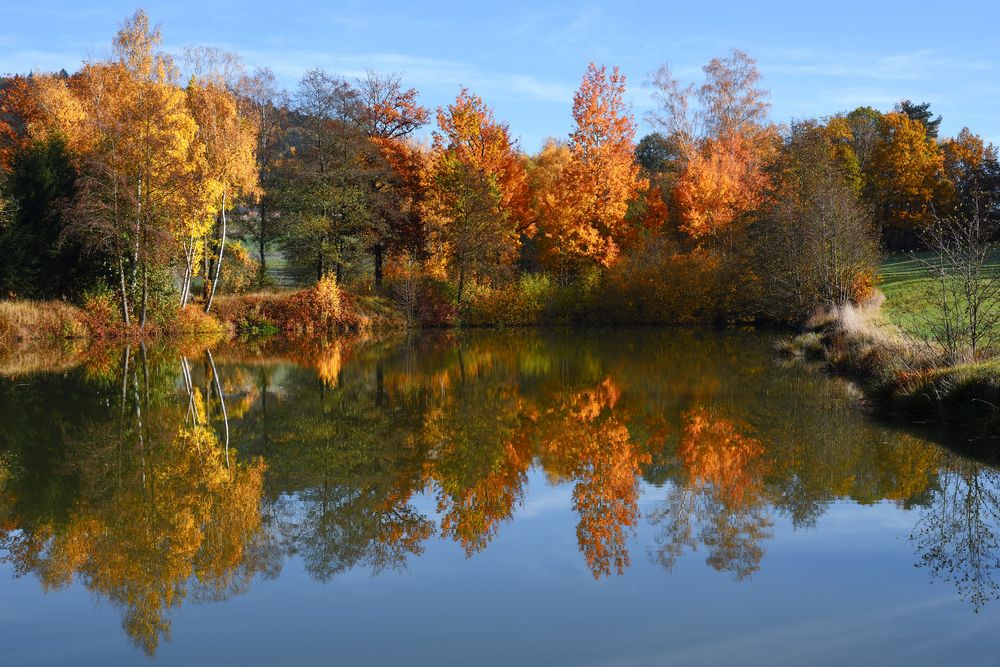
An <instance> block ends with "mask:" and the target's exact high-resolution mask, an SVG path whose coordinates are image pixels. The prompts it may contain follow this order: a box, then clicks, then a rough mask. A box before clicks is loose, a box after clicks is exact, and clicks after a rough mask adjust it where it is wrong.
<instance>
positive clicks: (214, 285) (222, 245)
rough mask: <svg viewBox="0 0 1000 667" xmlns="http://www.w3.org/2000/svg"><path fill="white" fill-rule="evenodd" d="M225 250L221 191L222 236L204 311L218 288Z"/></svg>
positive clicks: (223, 199) (224, 214)
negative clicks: (210, 289)
mask: <svg viewBox="0 0 1000 667" xmlns="http://www.w3.org/2000/svg"><path fill="white" fill-rule="evenodd" d="M225 250H226V191H225V190H223V191H222V236H221V239H220V241H219V258H218V259H217V260H216V261H215V277H214V278H213V279H212V291H211V292H209V293H208V301H206V302H205V312H206V313H207V312H208V311H209V310H210V309H211V308H212V300H213V299H214V298H215V292H216V290H218V289H219V275H220V274H221V273H222V253H223V252H225Z"/></svg>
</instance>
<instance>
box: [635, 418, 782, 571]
mask: <svg viewBox="0 0 1000 667" xmlns="http://www.w3.org/2000/svg"><path fill="white" fill-rule="evenodd" d="M747 428H748V427H747V426H746V425H745V424H737V423H735V422H733V421H730V420H727V419H724V418H721V417H719V416H717V415H715V414H714V413H713V412H712V411H709V410H707V409H705V408H695V409H693V410H690V411H688V412H687V413H685V415H684V430H683V433H682V436H681V441H680V446H679V452H678V454H679V457H680V459H681V461H682V462H683V464H684V468H685V470H686V471H687V475H688V479H687V482H686V483H678V484H675V485H674V486H673V487H672V488H671V490H670V491H669V493H668V496H667V500H666V502H665V504H664V505H663V506H662V507H660V508H658V509H657V510H655V511H654V512H653V513H652V514H651V516H650V521H651V522H653V523H654V524H659V525H661V531H660V534H659V535H658V536H657V544H658V545H659V546H658V548H657V550H656V551H655V557H656V559H657V560H658V561H659V562H660V564H662V565H663V566H664V567H665V568H667V569H668V570H670V569H672V568H673V566H674V563H675V562H676V560H677V558H678V557H680V555H681V554H682V553H683V552H684V550H685V549H686V548H687V549H696V548H697V546H698V545H704V546H705V548H707V549H708V557H707V558H706V562H707V563H708V564H709V565H711V566H712V567H713V568H715V569H717V570H725V571H730V572H733V573H734V574H735V575H736V576H737V578H739V579H742V578H744V577H747V576H749V575H750V574H752V573H753V572H755V571H756V570H757V569H758V568H759V567H760V561H761V559H762V558H763V556H764V549H763V547H762V546H761V541H762V540H764V539H768V538H769V537H770V535H771V530H770V529H771V526H772V519H771V516H770V513H771V508H770V504H769V503H768V497H767V495H766V489H765V487H764V479H763V476H764V473H765V472H766V459H765V458H764V457H763V454H764V446H763V445H762V444H761V443H760V442H759V441H758V440H756V439H754V438H751V437H749V436H747V435H744V433H743V432H745V431H746V430H747Z"/></svg>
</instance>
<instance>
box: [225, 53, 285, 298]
mask: <svg viewBox="0 0 1000 667" xmlns="http://www.w3.org/2000/svg"><path fill="white" fill-rule="evenodd" d="M236 92H237V103H238V104H239V105H240V107H241V108H242V110H243V112H242V113H243V115H245V116H247V117H249V118H252V119H253V123H254V125H255V126H256V128H257V148H256V155H257V180H258V182H259V184H260V189H259V190H258V192H257V197H256V200H255V202H254V203H255V204H256V206H255V207H253V208H251V209H250V210H249V211H248V212H247V213H246V214H245V215H244V216H242V219H241V220H240V229H241V231H242V233H243V236H244V239H245V240H248V241H249V242H250V243H251V244H252V245H253V247H254V248H256V249H257V261H258V263H259V271H260V277H259V282H261V283H263V282H265V276H266V275H267V248H268V246H269V245H270V244H272V243H274V242H276V241H278V240H279V239H280V238H281V234H282V225H281V221H280V217H279V215H278V211H277V206H276V202H275V201H274V200H275V194H276V191H277V189H278V188H277V186H278V183H279V180H278V174H279V173H280V170H279V166H280V162H281V159H282V157H283V153H284V150H285V138H286V136H287V124H288V123H287V118H288V106H289V102H288V99H287V95H286V94H285V91H283V90H281V89H280V88H279V87H278V83H277V79H276V78H275V76H274V72H272V71H271V70H270V69H268V68H257V69H256V70H254V71H253V72H252V73H249V74H244V75H242V76H241V77H240V78H239V80H238V81H237V88H236Z"/></svg>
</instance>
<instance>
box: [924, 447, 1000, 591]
mask: <svg viewBox="0 0 1000 667" xmlns="http://www.w3.org/2000/svg"><path fill="white" fill-rule="evenodd" d="M938 485H939V488H938V489H937V490H936V491H935V492H934V493H933V495H932V497H931V502H930V505H929V507H928V508H927V509H926V511H925V512H924V513H923V515H922V516H921V518H920V521H919V522H917V525H916V526H915V527H914V529H913V533H912V535H911V537H910V539H911V541H912V543H913V545H914V546H915V548H916V551H917V556H918V558H919V564H920V565H921V566H923V567H926V568H928V570H930V572H931V574H932V575H933V576H935V577H939V578H941V579H942V580H944V581H948V582H950V583H952V584H953V585H954V586H955V588H956V589H957V590H958V592H959V594H960V595H961V596H962V598H963V599H966V600H968V601H969V602H971V603H972V605H973V606H974V607H975V608H976V609H977V610H978V609H979V608H980V607H982V606H983V605H984V604H986V603H987V602H989V601H990V600H992V599H994V598H997V597H1000V582H998V581H997V580H996V576H997V573H998V570H1000V492H998V490H1000V471H997V470H995V469H993V468H990V467H987V466H984V465H981V464H978V463H975V462H972V461H968V460H964V459H959V458H958V457H957V456H956V457H949V461H948V463H947V465H946V467H945V470H943V471H942V472H941V473H940V474H939V475H938Z"/></svg>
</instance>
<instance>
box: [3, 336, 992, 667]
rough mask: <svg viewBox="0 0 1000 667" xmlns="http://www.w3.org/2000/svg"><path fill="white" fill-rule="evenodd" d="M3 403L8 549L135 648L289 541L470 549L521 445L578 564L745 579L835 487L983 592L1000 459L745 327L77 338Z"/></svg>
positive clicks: (399, 551) (974, 597)
mask: <svg viewBox="0 0 1000 667" xmlns="http://www.w3.org/2000/svg"><path fill="white" fill-rule="evenodd" d="M18 363H20V364H21V365H22V366H23V361H21V362H18ZM7 368H8V369H10V366H8V367H7ZM67 369H70V370H67ZM0 413H2V414H4V415H7V416H8V419H7V422H6V424H5V425H4V428H3V429H2V431H0V554H2V558H3V559H4V561H6V562H8V563H10V564H11V566H12V567H13V569H14V571H15V573H16V574H18V575H27V574H32V575H34V576H35V577H37V578H38V580H39V581H40V582H41V585H42V587H43V588H44V589H45V590H52V589H57V588H60V587H64V586H67V585H69V584H70V583H71V582H73V581H78V582H81V583H82V584H83V585H84V586H86V587H87V588H89V589H90V590H91V591H93V592H94V593H96V594H97V595H98V596H99V597H101V598H104V599H107V600H110V601H111V602H113V603H114V604H115V605H117V606H118V607H119V608H120V609H121V614H122V619H123V620H122V624H123V628H124V630H125V632H126V633H127V634H128V636H129V637H130V638H132V640H133V641H134V642H135V643H136V644H137V645H138V646H140V647H141V648H142V649H144V650H145V651H146V652H147V653H149V654H152V653H154V652H155V651H156V649H157V646H158V645H159V643H160V642H161V641H162V640H163V639H167V638H169V636H170V614H171V611H172V610H174V609H176V608H177V607H178V606H180V605H181V604H182V603H183V602H184V601H185V600H223V599H226V598H228V597H231V596H233V595H238V594H240V593H241V592H243V591H246V590H247V589H248V587H249V586H250V585H251V584H252V582H253V581H254V580H255V578H258V577H275V576H277V575H278V574H279V573H280V570H281V568H282V566H283V564H284V563H285V562H286V561H287V560H288V559H289V558H295V559H298V560H301V562H302V563H303V564H304V567H305V569H306V571H307V572H308V573H309V574H310V576H312V577H313V578H314V579H316V580H319V581H326V580H329V579H331V578H333V577H335V576H337V575H338V574H339V573H343V572H345V571H347V570H351V569H354V568H366V569H370V570H371V571H372V572H374V573H379V572H382V571H384V570H387V569H402V568H405V567H406V564H407V563H408V562H409V561H410V559H412V558H415V557H418V556H419V555H420V554H421V553H423V551H424V549H425V547H426V546H427V545H428V544H429V543H430V541H431V540H434V539H442V540H445V541H449V542H453V543H454V544H455V545H456V548H458V549H460V550H461V551H462V552H463V553H464V554H465V555H467V556H468V557H474V556H475V554H477V553H478V552H480V551H482V550H484V549H486V548H488V546H489V544H490V542H491V541H492V540H494V539H495V538H496V537H497V536H498V535H499V534H501V533H502V531H503V530H504V528H505V526H506V525H507V524H509V523H510V522H511V521H513V520H515V519H516V517H517V514H518V510H519V508H521V507H523V505H524V503H525V501H526V498H528V497H529V495H530V493H531V491H536V492H537V489H529V488H528V487H529V485H528V479H529V472H530V471H531V470H532V468H533V467H536V468H537V469H538V470H540V471H541V472H542V473H544V477H545V479H546V480H547V482H548V483H549V484H551V485H557V486H561V485H565V486H566V487H567V488H568V489H569V496H570V498H571V501H570V503H571V509H572V511H573V513H574V517H575V531H576V538H577V542H578V546H579V551H580V555H581V558H582V561H583V562H584V563H585V564H586V566H587V568H588V569H589V570H590V572H591V573H592V574H593V576H594V577H595V578H602V577H608V576H614V575H619V574H622V573H625V572H626V571H627V569H628V568H629V565H630V559H631V558H632V557H633V553H632V552H635V551H636V547H637V546H638V547H639V551H638V553H644V552H648V554H649V557H650V558H651V559H652V560H653V561H654V562H656V563H659V564H660V565H662V566H663V567H664V568H666V569H667V570H671V569H672V568H674V567H675V565H676V564H677V562H678V561H679V559H681V558H684V557H685V555H686V554H688V553H691V552H697V553H698V554H699V557H702V558H703V559H704V561H705V562H706V564H707V565H709V566H710V567H711V568H714V569H715V570H719V571H722V572H727V573H730V574H731V576H732V577H733V578H735V579H736V580H742V579H746V578H748V577H751V576H752V575H753V574H754V573H755V572H757V571H758V570H760V569H761V568H763V567H766V552H767V546H768V542H769V540H770V539H771V537H772V535H773V530H774V526H775V522H776V520H778V518H780V517H788V518H790V519H791V522H792V524H793V525H794V526H796V527H799V528H813V527H815V526H816V525H817V521H818V519H819V518H820V517H821V516H822V515H823V513H824V511H825V509H826V507H827V506H828V505H829V504H830V503H831V502H833V501H836V500H840V499H845V498H849V499H853V500H854V501H856V502H857V503H860V504H871V503H877V502H881V501H891V502H894V503H896V504H897V505H898V506H899V507H901V508H906V509H913V510H914V513H913V522H914V524H915V528H914V530H913V535H912V537H911V543H912V545H913V547H914V549H915V551H916V554H917V558H918V561H919V564H920V565H921V566H923V567H926V568H927V570H928V571H929V572H930V573H932V575H933V576H935V577H937V578H940V579H943V580H945V581H947V582H949V583H950V584H951V585H953V586H954V587H955V588H956V589H957V591H958V593H959V595H961V596H962V597H963V598H965V599H968V600H969V602H970V603H971V605H972V606H973V608H976V609H978V608H980V607H981V606H982V605H984V604H986V603H987V602H988V601H989V600H990V599H993V598H995V597H996V596H997V595H998V593H1000V587H998V584H997V582H996V573H997V571H998V568H1000V542H998V539H1000V503H998V500H1000V499H998V495H997V489H998V488H1000V487H998V479H997V475H998V473H997V471H996V470H995V469H993V468H992V467H989V466H987V465H984V464H981V463H976V462H973V461H971V460H969V459H966V458H962V457H959V456H956V455H954V454H951V453H950V452H948V451H947V450H946V449H943V448H941V447H939V446H937V445H935V444H933V443H932V442H929V441H928V440H925V439H923V438H921V437H918V436H915V435H912V434H909V433H906V432H903V431H899V430H895V429H890V428H887V427H885V426H883V425H878V424H875V423H873V422H872V421H871V420H869V419H868V418H866V417H865V416H864V415H861V414H860V413H858V411H857V410H856V409H855V408H854V407H853V402H852V400H851V398H850V397H849V395H848V393H847V392H846V391H845V388H844V387H843V386H842V385H841V384H839V383H838V382H837V381H835V380H831V379H830V378H828V377H826V376H824V375H822V374H819V373H810V372H807V371H803V370H802V369H798V368H781V367H779V366H778V365H776V364H775V363H774V361H773V359H772V358H771V355H770V346H769V342H768V340H767V339H766V337H764V336H760V335H753V334H741V333H728V334H696V333H693V332H686V331H632V332H624V333H623V332H620V331H618V332H600V331H598V332H591V333H587V334H570V333H568V332H563V333H560V332H551V331H550V332H517V333H512V334H496V333H483V334H476V335H466V336H460V337H456V336H453V335H448V334H440V335H434V336H425V337H421V338H418V339H410V340H405V341H397V342H379V343H375V342H364V341H353V342H344V341H341V342H335V343H331V344H328V345H324V346H321V347H316V348H313V349H261V350H253V349H248V348H246V347H243V348H233V349H216V350H214V351H207V350H198V349H183V350H177V349H156V350H146V349H145V348H144V347H139V348H129V349H126V350H124V351H112V352H107V351H105V352H104V353H101V351H88V356H87V358H86V359H85V363H82V364H80V365H78V366H76V367H72V365H71V364H68V363H66V362H65V360H62V359H61V360H60V368H59V369H58V372H48V373H45V372H39V373H34V374H27V375H24V374H21V373H20V372H19V373H18V375H17V376H16V377H10V378H6V379H0ZM647 501H648V504H645V505H644V502H647ZM642 507H645V508H647V509H645V511H643V510H642V509H641V508H642ZM640 521H648V522H649V523H651V524H652V525H653V526H655V529H656V536H655V539H654V541H653V542H652V543H651V544H648V545H636V544H635V540H634V536H635V534H636V530H637V527H638V526H639V522H640Z"/></svg>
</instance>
